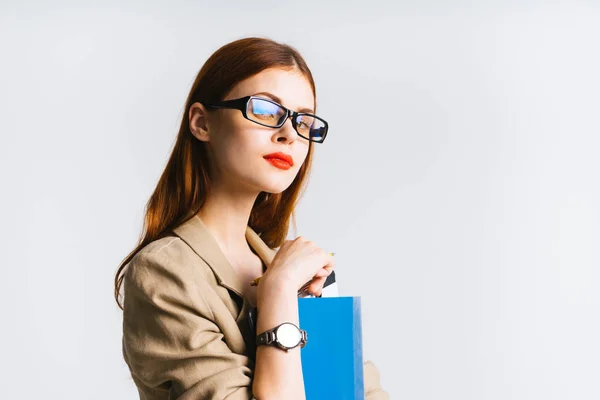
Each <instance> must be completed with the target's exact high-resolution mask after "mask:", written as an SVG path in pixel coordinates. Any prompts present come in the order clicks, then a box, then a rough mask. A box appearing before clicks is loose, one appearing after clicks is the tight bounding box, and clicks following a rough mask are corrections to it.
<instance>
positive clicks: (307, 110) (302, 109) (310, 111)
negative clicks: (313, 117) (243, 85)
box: [254, 92, 315, 114]
mask: <svg viewBox="0 0 600 400" xmlns="http://www.w3.org/2000/svg"><path fill="white" fill-rule="evenodd" d="M259 94H262V95H265V96H267V97H270V98H271V100H275V101H276V102H278V103H279V104H283V102H282V101H281V99H280V98H279V97H277V96H275V95H274V94H273V93H269V92H258V93H254V96H256V95H259ZM298 112H307V113H310V114H314V113H315V112H314V110H313V109H312V108H301V109H299V110H298Z"/></svg>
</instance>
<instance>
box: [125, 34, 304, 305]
mask: <svg viewBox="0 0 600 400" xmlns="http://www.w3.org/2000/svg"><path fill="white" fill-rule="evenodd" d="M267 68H283V69H289V70H298V71H300V72H301V73H302V74H303V75H304V76H305V77H306V79H307V80H308V82H309V83H310V85H311V87H312V91H313V96H314V98H315V99H316V90H315V82H314V79H313V77H312V74H311V72H310V69H309V68H308V66H307V65H306V62H305V61H304V59H303V58H302V56H301V55H300V53H299V52H298V51H297V50H296V49H295V48H294V47H292V46H290V45H287V44H282V43H277V42H275V41H273V40H270V39H266V38H258V37H250V38H244V39H239V40H236V41H233V42H231V43H228V44H226V45H224V46H222V47H221V48H219V49H218V50H217V51H215V52H214V53H213V54H212V55H211V56H210V57H209V58H208V60H207V61H206V63H205V64H204V65H203V66H202V68H201V69H200V72H198V75H197V76H196V79H195V80H194V84H193V85H192V88H191V90H190V93H189V94H188V97H187V100H186V103H185V109H184V113H183V118H182V121H181V126H180V127H179V134H178V135H177V140H176V141H175V144H174V146H173V150H172V152H171V155H170V157H169V160H168V162H167V165H166V167H165V170H164V171H163V173H162V175H161V177H160V179H159V181H158V184H157V185H156V188H155V189H154V192H153V193H152V195H151V196H150V199H149V200H148V202H147V204H146V208H145V215H144V224H143V229H142V233H141V235H140V238H139V240H138V244H137V246H136V247H135V248H134V249H133V251H131V253H129V254H128V255H127V257H125V258H124V259H123V261H121V263H120V264H119V268H118V270H117V272H116V274H115V282H114V291H115V292H114V296H115V300H116V301H117V304H118V306H119V307H120V308H121V309H123V305H122V301H121V300H122V299H121V295H120V291H121V286H122V284H123V279H124V274H125V271H126V267H127V264H128V263H129V262H130V261H131V259H132V258H133V257H134V256H135V254H136V253H137V252H138V251H139V250H141V249H142V248H143V247H145V246H146V245H147V244H149V243H150V242H152V241H154V240H157V239H160V238H161V237H164V236H166V235H168V234H169V232H170V231H171V230H172V229H174V228H175V227H177V226H179V225H180V224H182V223H184V222H186V221H187V220H189V219H190V218H191V217H193V216H194V215H195V214H196V213H197V212H198V211H199V210H200V208H201V207H202V205H203V204H204V202H205V200H206V198H207V196H208V194H209V192H210V188H211V181H210V177H209V174H208V171H209V169H208V168H209V165H208V160H209V159H208V157H207V147H206V144H205V143H204V142H202V141H200V140H197V139H196V138H195V137H194V136H193V135H192V133H191V131H190V121H189V110H190V106H191V105H192V104H193V103H195V102H203V101H208V102H212V101H219V100H222V99H223V98H225V96H227V94H228V93H229V92H230V91H231V90H232V89H233V87H234V86H235V85H236V84H238V83H239V82H241V81H243V80H244V79H246V78H249V77H251V76H253V75H255V74H257V73H259V72H261V71H263V70H265V69H267ZM315 112H316V100H315ZM312 154H313V142H309V150H308V154H307V156H306V160H305V161H304V164H303V165H302V167H300V170H299V171H298V175H297V176H296V178H295V179H294V181H293V182H292V184H291V185H290V186H289V187H288V188H287V189H286V190H284V191H283V192H282V193H276V194H273V193H266V192H261V193H260V194H259V195H258V196H257V198H256V201H255V203H254V205H253V207H252V211H251V213H250V219H249V221H248V225H249V226H250V227H251V228H252V229H254V230H255V231H256V232H257V233H258V234H259V235H260V236H261V238H262V239H263V240H264V241H265V243H266V244H267V245H268V246H269V247H271V248H276V247H279V246H281V244H282V243H283V241H284V240H285V239H286V237H287V233H288V230H289V224H290V218H291V219H292V220H293V222H294V229H296V217H295V214H294V210H295V207H296V203H297V201H298V199H299V197H300V195H301V194H302V193H303V191H304V190H305V188H306V184H307V183H308V176H309V173H310V168H311V165H312Z"/></svg>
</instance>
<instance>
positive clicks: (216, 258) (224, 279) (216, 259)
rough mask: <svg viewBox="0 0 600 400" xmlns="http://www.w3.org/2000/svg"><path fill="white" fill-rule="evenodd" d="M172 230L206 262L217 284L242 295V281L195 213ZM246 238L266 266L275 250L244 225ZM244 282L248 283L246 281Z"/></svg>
mask: <svg viewBox="0 0 600 400" xmlns="http://www.w3.org/2000/svg"><path fill="white" fill-rule="evenodd" d="M173 232H174V233H175V234H176V235H177V236H179V237H180V238H181V240H183V241H184V242H185V243H186V244H187V245H188V246H190V247H191V248H192V250H194V252H195V253H196V254H198V256H199V257H200V258H202V259H203V260H204V261H205V262H206V263H207V264H208V266H209V267H210V268H211V269H212V270H213V272H214V274H215V276H216V277H217V281H218V283H219V285H221V286H224V287H226V288H227V289H230V290H232V291H234V292H235V293H237V294H238V295H239V296H240V297H243V295H242V293H243V288H244V285H243V282H241V281H240V279H239V277H238V275H237V274H236V272H235V270H234V269H233V267H232V266H231V264H230V263H229V261H228V260H227V257H225V254H223V251H222V250H221V248H220V247H219V244H218V243H217V241H216V239H215V237H214V236H213V235H212V233H211V232H210V230H209V229H208V227H207V226H206V225H205V224H204V222H203V221H202V220H201V219H200V217H199V216H198V215H197V214H195V215H194V216H193V217H191V218H190V219H189V220H187V221H186V222H184V223H182V224H181V225H179V226H178V227H176V228H175V229H173ZM246 240H247V241H248V244H249V245H250V247H251V248H252V249H253V250H254V251H255V252H256V254H257V255H258V256H259V257H260V258H261V260H262V261H263V262H264V264H265V265H266V266H267V268H268V267H269V265H270V264H271V261H272V260H273V257H274V256H275V250H273V249H271V248H269V246H267V244H266V243H265V242H264V241H263V240H262V239H261V238H260V236H258V234H257V233H256V232H254V230H253V229H252V228H250V227H249V226H247V227H246ZM245 284H246V285H248V282H246V283H245Z"/></svg>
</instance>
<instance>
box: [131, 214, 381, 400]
mask: <svg viewBox="0 0 600 400" xmlns="http://www.w3.org/2000/svg"><path fill="white" fill-rule="evenodd" d="M246 236H247V238H249V237H251V236H252V237H253V238H254V239H252V240H248V243H250V244H251V246H252V247H253V249H254V248H256V243H257V242H256V237H257V236H256V234H255V233H254V231H252V230H251V229H250V228H249V227H248V228H247V235H246ZM260 242H261V243H262V246H263V247H266V244H265V243H264V242H263V241H262V240H261V241H260ZM269 250H270V251H272V252H274V250H272V249H269ZM257 254H259V256H261V254H262V256H261V258H262V259H263V262H264V261H265V259H264V258H265V253H264V249H263V251H262V252H260V253H259V252H257ZM273 254H274V253H273ZM267 257H269V255H267ZM269 262H270V260H269ZM266 265H269V264H266ZM243 284H244V282H240V280H239V279H238V276H237V274H236V273H235V271H234V269H233V267H232V266H231V264H230V263H229V261H228V260H227V259H226V257H225V255H224V254H223V253H222V251H221V249H220V247H219V245H218V244H217V242H216V240H215V238H214V236H212V234H211V232H210V231H209V230H208V228H207V227H206V225H205V224H204V223H203V222H202V220H201V219H200V218H199V217H198V216H194V217H192V218H191V219H190V220H188V221H187V222H185V223H183V224H182V225H180V226H179V227H177V228H176V229H174V231H173V232H172V234H171V235H169V236H166V237H164V238H161V239H158V240H155V241H153V242H152V243H149V244H148V245H147V246H145V247H144V248H143V249H141V250H140V251H139V252H138V253H137V254H136V255H135V256H134V258H133V259H132V260H131V262H130V263H129V266H128V269H127V271H126V273H125V279H124V284H123V287H124V298H123V308H124V312H123V357H124V358H125V362H126V363H127V365H128V367H129V370H130V371H131V376H132V378H133V381H134V383H135V385H136V386H137V389H138V391H139V394H140V399H142V400H174V399H178V400H192V399H193V400H200V399H218V400H222V399H229V400H237V399H240V400H241V399H243V400H248V399H250V398H252V372H253V369H254V364H253V361H252V359H251V358H249V357H248V354H249V353H248V350H247V345H246V342H245V339H244V338H246V339H247V338H248V337H250V335H253V334H254V333H251V332H250V329H249V327H248V324H247V314H248V311H249V309H250V308H251V307H252V305H251V304H250V303H249V302H248V301H247V300H246V299H245V298H244V296H243V295H242V285H243ZM245 284H249V283H248V282H245ZM364 371H365V392H366V398H367V399H368V400H386V399H388V395H387V393H386V392H385V391H383V390H382V389H381V387H380V384H379V373H378V371H377V368H376V367H375V366H374V365H373V363H371V362H366V363H365V365H364Z"/></svg>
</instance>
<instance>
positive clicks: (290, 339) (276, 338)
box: [256, 322, 308, 351]
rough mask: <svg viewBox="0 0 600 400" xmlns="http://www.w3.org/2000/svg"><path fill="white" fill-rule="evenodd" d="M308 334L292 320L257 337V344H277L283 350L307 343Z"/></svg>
mask: <svg viewBox="0 0 600 400" xmlns="http://www.w3.org/2000/svg"><path fill="white" fill-rule="evenodd" d="M307 341H308V334H307V333H306V331H304V330H302V329H300V328H298V327H297V326H296V325H294V324H292V323H291V322H284V323H283V324H280V325H277V326H276V327H275V328H273V329H269V330H268V331H265V332H263V333H261V334H260V335H258V336H257V337H256V345H257V346H260V345H261V344H264V345H267V346H277V347H279V348H280V349H282V350H285V351H290V350H291V349H293V348H295V347H298V346H300V347H301V348H302V347H304V346H305V345H306V342H307Z"/></svg>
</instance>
